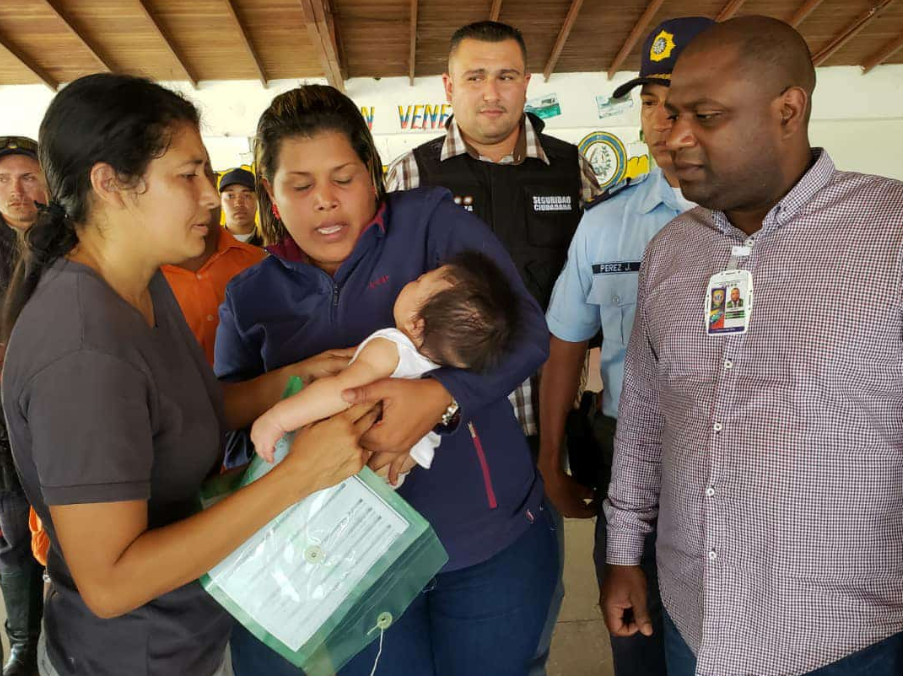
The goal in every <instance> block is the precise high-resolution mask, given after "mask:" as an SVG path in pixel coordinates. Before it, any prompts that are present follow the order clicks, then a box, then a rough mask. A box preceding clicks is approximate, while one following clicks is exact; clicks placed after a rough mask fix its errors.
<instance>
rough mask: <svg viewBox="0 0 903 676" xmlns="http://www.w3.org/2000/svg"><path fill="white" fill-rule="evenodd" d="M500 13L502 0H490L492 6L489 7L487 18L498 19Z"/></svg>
mask: <svg viewBox="0 0 903 676" xmlns="http://www.w3.org/2000/svg"><path fill="white" fill-rule="evenodd" d="M501 13H502V0H492V7H491V8H490V9H489V20H490V21H498V20H499V15H500V14H501Z"/></svg>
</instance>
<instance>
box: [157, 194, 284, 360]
mask: <svg viewBox="0 0 903 676" xmlns="http://www.w3.org/2000/svg"><path fill="white" fill-rule="evenodd" d="M219 222H220V209H219V208H217V209H213V210H212V211H211V213H210V229H209V231H208V232H207V237H206V241H207V246H206V248H205V249H204V253H203V254H201V255H200V256H198V257H197V258H192V259H190V260H187V261H185V262H184V263H182V264H181V265H164V266H163V268H162V270H163V275H164V276H165V277H166V281H167V282H169V286H170V287H171V288H172V292H173V294H175V297H176V300H177V301H178V302H179V307H181V308H182V314H183V315H185V321H187V322H188V327H189V328H190V329H191V332H192V333H193V334H194V335H195V337H196V338H197V339H198V342H199V343H200V344H201V347H202V348H203V349H204V354H206V355H207V361H208V362H209V363H210V365H211V366H213V341H214V339H215V338H216V327H217V326H219V306H220V304H221V303H222V302H223V298H224V297H225V294H226V284H228V283H229V280H231V279H232V278H233V277H234V276H235V275H237V274H238V273H239V272H241V271H242V270H245V269H246V268H249V267H251V266H252V265H256V264H257V263H259V262H260V261H262V260H263V259H264V258H266V255H267V254H266V252H265V251H264V250H263V249H258V248H257V247H256V246H252V245H250V244H245V243H244V242H239V241H238V240H237V239H236V238H235V237H234V236H233V235H232V234H231V233H230V232H229V231H228V230H226V229H225V228H221V227H219Z"/></svg>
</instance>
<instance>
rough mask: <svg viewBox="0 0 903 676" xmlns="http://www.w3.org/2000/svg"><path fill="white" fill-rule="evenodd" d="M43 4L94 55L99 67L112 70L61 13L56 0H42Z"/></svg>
mask: <svg viewBox="0 0 903 676" xmlns="http://www.w3.org/2000/svg"><path fill="white" fill-rule="evenodd" d="M44 4H45V5H46V6H47V9H49V10H50V11H51V12H53V13H54V14H55V15H56V17H57V19H59V20H60V21H62V22H63V24H64V25H65V26H66V28H67V29H68V30H69V32H70V33H72V35H74V36H75V37H76V38H77V39H78V41H79V42H81V43H82V46H83V47H84V48H85V49H87V50H88V52H90V54H91V56H92V57H94V60H95V61H97V63H99V64H100V66H101V68H103V69H104V70H106V71H107V72H112V71H113V67H112V66H111V65H110V63H109V62H108V61H107V60H106V59H105V58H103V57H102V56H101V55H100V54H99V53H98V51H97V48H96V47H94V45H92V44H91V43H90V42H88V39H87V38H86V37H85V36H84V35H82V34H81V32H80V31H79V30H78V29H77V28H76V27H75V26H73V25H72V22H71V21H70V20H69V18H68V17H67V16H66V15H65V14H63V12H62V11H61V10H60V8H59V7H57V6H56V5H57V4H58V3H57V2H51V0H44Z"/></svg>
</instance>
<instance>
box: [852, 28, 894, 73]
mask: <svg viewBox="0 0 903 676" xmlns="http://www.w3.org/2000/svg"><path fill="white" fill-rule="evenodd" d="M901 49H903V33H900V35H898V36H897V37H896V38H895V39H893V40H891V41H890V42H888V43H887V44H886V45H884V46H883V47H882V48H881V49H879V50H878V51H877V52H875V53H874V54H872V55H871V56H870V57H869V58H867V59H866V60H865V61H864V62H863V64H862V74H863V75H865V74H866V73H868V72H869V71H870V70H871V69H872V68H874V67H875V66H880V65H881V64H882V63H884V62H885V61H887V60H888V59H889V58H890V57H892V56H893V55H894V54H896V53H897V52H899V51H900V50H901Z"/></svg>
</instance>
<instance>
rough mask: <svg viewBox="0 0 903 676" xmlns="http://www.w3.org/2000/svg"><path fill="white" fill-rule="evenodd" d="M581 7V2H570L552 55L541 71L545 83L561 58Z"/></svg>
mask: <svg viewBox="0 0 903 676" xmlns="http://www.w3.org/2000/svg"><path fill="white" fill-rule="evenodd" d="M582 6H583V0H571V7H570V9H568V13H567V16H566V17H565V18H564V23H563V24H561V30H560V31H558V39H557V40H555V46H554V47H552V53H551V54H550V55H549V60H548V61H547V62H546V67H545V68H544V69H543V71H542V74H543V77H544V78H545V80H546V82H548V81H549V78H550V77H552V71H553V70H555V64H556V63H558V57H559V56H561V50H563V49H564V43H565V42H567V39H568V36H569V35H570V34H571V29H572V28H573V27H574V22H575V21H576V20H577V15H578V14H579V13H580V8H581V7H582Z"/></svg>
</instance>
